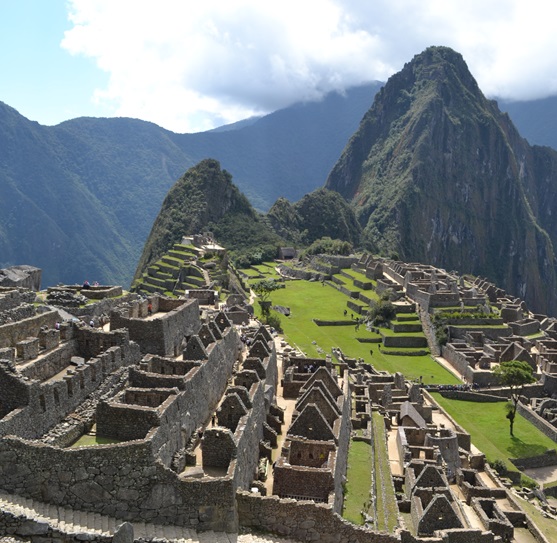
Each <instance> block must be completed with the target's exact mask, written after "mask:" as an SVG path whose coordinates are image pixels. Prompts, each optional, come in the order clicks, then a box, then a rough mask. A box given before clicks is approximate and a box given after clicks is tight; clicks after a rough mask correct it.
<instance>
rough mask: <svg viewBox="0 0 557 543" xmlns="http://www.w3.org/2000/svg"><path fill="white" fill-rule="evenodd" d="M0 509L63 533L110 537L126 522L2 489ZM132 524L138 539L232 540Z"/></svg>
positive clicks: (223, 542) (182, 542)
mask: <svg viewBox="0 0 557 543" xmlns="http://www.w3.org/2000/svg"><path fill="white" fill-rule="evenodd" d="M0 509H1V510H3V511H6V512H10V513H12V514H13V515H18V516H24V517H26V518H29V519H34V520H36V521H39V522H45V523H47V524H49V525H50V526H51V527H52V528H54V529H56V530H59V531H60V532H62V533H90V534H97V535H102V536H108V537H110V536H112V535H114V532H115V530H116V527H117V526H118V525H120V524H122V522H124V521H123V520H121V519H117V518H113V517H109V516H106V515H101V514H99V513H91V512H86V511H78V510H73V509H71V508H69V507H60V506H57V505H53V504H49V503H44V502H39V501H36V500H33V499H31V498H24V497H22V496H16V495H13V494H5V493H2V492H0ZM132 525H133V528H134V537H135V539H140V538H143V539H149V538H153V537H156V538H160V539H163V538H164V539H166V540H168V541H171V542H174V543H195V542H201V543H203V542H211V543H229V541H230V538H229V537H228V535H227V534H225V533H220V532H203V533H196V532H195V531H193V530H190V529H188V528H186V527H184V526H168V525H160V524H150V523H144V522H132ZM238 541H240V539H238Z"/></svg>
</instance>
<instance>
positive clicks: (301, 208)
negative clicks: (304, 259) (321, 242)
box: [267, 188, 361, 245]
mask: <svg viewBox="0 0 557 543" xmlns="http://www.w3.org/2000/svg"><path fill="white" fill-rule="evenodd" d="M267 218H268V219H269V222H270V223H271V225H272V226H273V228H274V229H275V231H276V232H277V233H278V234H280V235H281V236H282V237H283V238H284V239H286V240H288V241H290V242H291V243H294V244H306V245H310V244H311V243H313V242H314V241H315V240H317V239H320V238H322V237H330V238H332V239H341V240H344V241H349V242H350V243H352V244H354V245H357V244H358V243H359V240H360V233H361V228H360V225H359V223H358V221H357V219H356V216H355V215H354V211H353V210H352V208H351V207H350V206H349V205H348V203H347V202H346V200H344V199H343V198H342V197H341V196H340V195H339V194H338V193H337V192H334V191H330V190H326V189H323V188H321V189H318V190H315V191H313V192H310V193H309V194H306V195H305V196H304V197H303V198H302V199H301V200H299V201H298V202H296V203H294V204H291V203H290V202H289V201H288V200H286V199H285V198H279V199H278V200H277V201H276V202H275V203H274V204H273V207H271V209H270V210H269V212H268V213H267Z"/></svg>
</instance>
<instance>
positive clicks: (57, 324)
mask: <svg viewBox="0 0 557 543" xmlns="http://www.w3.org/2000/svg"><path fill="white" fill-rule="evenodd" d="M54 328H56V330H60V323H59V322H58V321H57V322H56V324H55V325H54Z"/></svg>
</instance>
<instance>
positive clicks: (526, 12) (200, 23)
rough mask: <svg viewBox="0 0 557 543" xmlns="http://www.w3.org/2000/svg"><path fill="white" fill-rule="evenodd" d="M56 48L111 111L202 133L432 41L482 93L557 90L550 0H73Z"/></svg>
mask: <svg viewBox="0 0 557 543" xmlns="http://www.w3.org/2000/svg"><path fill="white" fill-rule="evenodd" d="M69 5H70V20H71V22H72V23H73V27H72V29H70V30H69V31H67V32H66V35H65V38H64V40H63V42H62V45H63V47H64V48H65V49H67V50H68V51H69V52H71V53H72V54H76V55H85V56H87V57H91V58H93V59H94V60H95V61H96V63H97V65H98V66H99V68H100V69H102V70H104V71H106V72H107V73H108V74H109V83H108V85H107V87H106V88H103V89H97V91H96V92H95V99H96V100H98V101H100V102H102V103H103V104H104V105H108V106H110V108H111V109H112V111H113V112H114V114H115V115H120V116H130V117H139V118H142V119H146V120H150V121H153V122H156V123H157V124H159V125H162V126H164V127H166V128H169V129H172V130H175V131H178V132H186V131H197V130H205V129H208V128H211V127H213V126H216V125H219V124H223V123H226V122H233V121H236V120H238V119H241V118H245V117H249V116H250V115H253V114H257V113H263V112H268V111H272V110H274V109H277V108H280V107H284V106H286V105H289V104H291V103H293V102H295V101H300V100H313V99H318V98H319V97H321V96H322V95H323V94H324V93H326V92H328V91H330V90H343V89H345V88H348V87H350V86H353V85H356V84H359V83H363V82H365V81H371V80H383V81H384V80H386V79H387V78H388V76H389V75H391V74H392V73H394V72H396V71H398V70H399V69H400V68H401V67H402V66H403V64H404V62H407V61H409V60H410V59H411V58H412V57H413V56H414V55H415V54H417V53H419V52H421V51H422V50H423V49H425V48H426V47H427V46H429V45H447V46H450V47H453V48H454V49H455V50H457V51H459V52H460V53H462V54H463V56H464V58H465V60H466V61H467V63H468V66H469V67H470V69H471V71H472V73H473V75H474V76H475V77H476V78H477V79H478V83H479V85H480V87H481V88H482V90H483V91H484V92H485V93H487V94H489V95H498V96H501V97H505V98H516V99H520V98H535V97H542V96H547V95H550V94H554V93H557V79H556V76H555V74H556V73H557V70H556V69H555V68H556V64H557V47H556V45H557V43H556V42H557V33H555V32H554V31H553V29H552V28H551V26H552V22H553V21H554V20H555V15H556V13H555V12H556V11H557V7H553V3H552V2H551V0H528V1H526V0H514V1H512V0H483V1H479V0H468V1H467V2H466V3H464V2H452V1H447V0H374V1H373V2H359V1H349V0H283V1H282V2H280V3H278V2H262V1H261V0H204V1H203V2H199V1H198V0H197V1H193V0H159V1H158V2H153V1H152V0H134V1H131V0H118V1H117V2H115V1H114V0H70V2H69Z"/></svg>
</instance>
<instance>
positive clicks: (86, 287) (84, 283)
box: [83, 279, 91, 289]
mask: <svg viewBox="0 0 557 543" xmlns="http://www.w3.org/2000/svg"><path fill="white" fill-rule="evenodd" d="M83 288H85V289H88V288H91V285H90V284H89V281H87V279H85V281H83Z"/></svg>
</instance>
